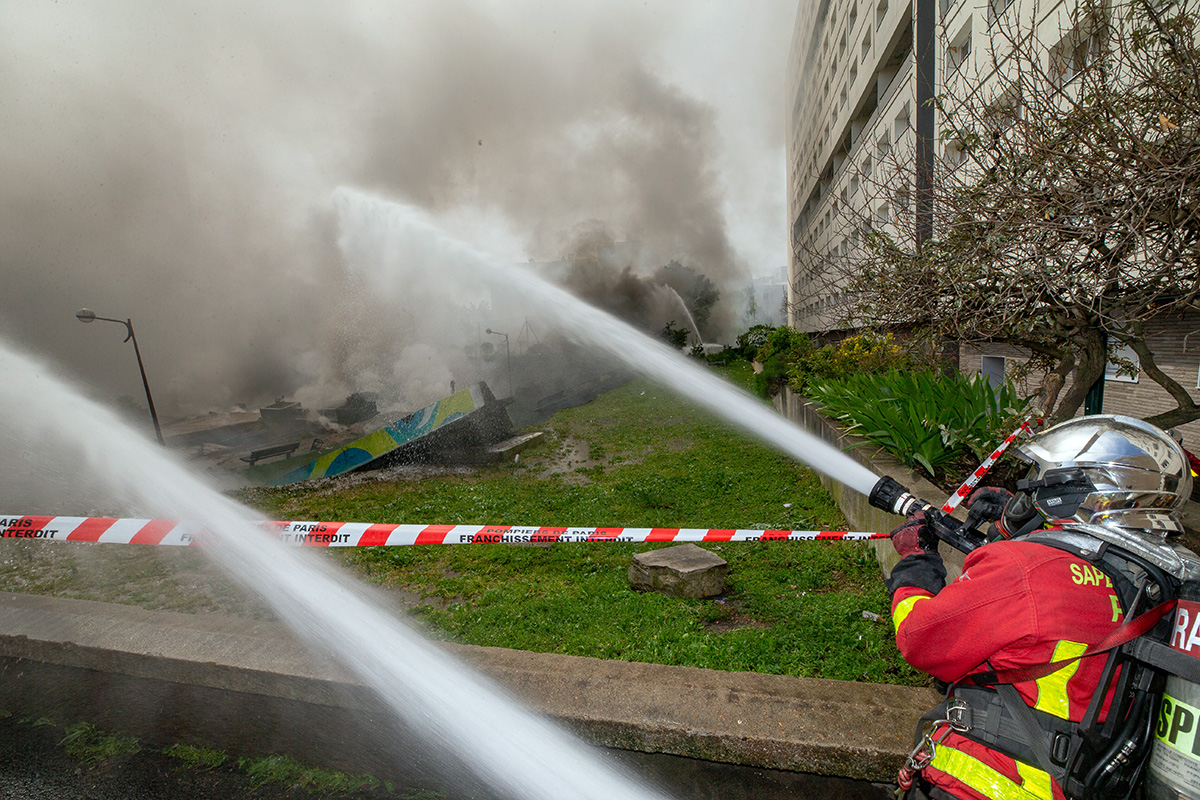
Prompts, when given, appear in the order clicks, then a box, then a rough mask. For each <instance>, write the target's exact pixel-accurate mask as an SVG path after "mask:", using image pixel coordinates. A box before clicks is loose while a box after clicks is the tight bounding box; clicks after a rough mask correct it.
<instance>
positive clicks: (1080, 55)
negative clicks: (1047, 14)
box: [1050, 28, 1100, 88]
mask: <svg viewBox="0 0 1200 800" xmlns="http://www.w3.org/2000/svg"><path fill="white" fill-rule="evenodd" d="M1099 47H1100V45H1099V42H1098V41H1097V40H1096V39H1095V37H1094V36H1092V35H1090V34H1088V33H1087V32H1086V31H1084V30H1081V29H1079V28H1076V29H1075V30H1073V31H1071V32H1070V33H1068V34H1067V35H1066V36H1064V37H1063V38H1062V39H1061V40H1060V41H1059V43H1058V44H1056V45H1055V46H1054V48H1053V49H1052V50H1051V51H1050V72H1051V74H1052V75H1053V78H1054V82H1055V83H1056V84H1057V85H1058V86H1059V88H1062V87H1064V86H1066V85H1068V84H1069V83H1071V82H1072V81H1074V80H1075V79H1076V78H1078V77H1079V74H1080V73H1081V72H1083V70H1084V69H1085V68H1086V67H1087V65H1088V64H1089V63H1090V62H1091V60H1092V58H1093V57H1094V56H1095V55H1096V53H1097V51H1098V50H1099Z"/></svg>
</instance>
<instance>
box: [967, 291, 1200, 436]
mask: <svg viewBox="0 0 1200 800" xmlns="http://www.w3.org/2000/svg"><path fill="white" fill-rule="evenodd" d="M1147 344H1148V345H1149V346H1150V352H1152V353H1154V358H1155V361H1156V362H1157V363H1158V366H1159V368H1160V369H1162V371H1163V372H1165V373H1166V374H1167V375H1169V376H1171V377H1172V378H1174V379H1175V380H1176V381H1178V382H1179V383H1180V385H1182V386H1183V387H1184V388H1186V389H1187V390H1188V391H1189V393H1190V394H1191V396H1192V397H1193V398H1194V399H1196V400H1197V401H1200V388H1198V387H1197V384H1200V311H1191V312H1188V313H1186V314H1182V315H1175V316H1172V317H1169V318H1162V319H1159V320H1158V321H1157V322H1155V323H1154V324H1152V325H1150V326H1149V330H1148V331H1147ZM1027 358H1028V356H1027V354H1026V353H1025V352H1023V351H1021V350H1019V349H1018V348H1015V347H1012V346H1010V345H1000V344H993V345H979V346H964V347H963V348H962V349H961V354H960V361H959V365H960V367H961V369H962V370H963V372H981V371H984V362H985V359H988V360H990V362H991V363H990V364H989V367H994V366H996V364H997V360H998V359H1004V370H1005V374H1006V375H1007V376H1008V377H1009V378H1017V376H1018V375H1019V373H1020V369H1019V367H1020V365H1021V364H1023V363H1024V362H1025V360H1026V359H1027ZM1115 372H1116V370H1115V369H1111V370H1110V371H1109V375H1108V376H1106V378H1105V382H1104V407H1103V412H1104V413H1105V414H1126V415H1128V416H1131V417H1138V418H1139V419H1144V418H1146V417H1150V416H1153V415H1154V414H1160V413H1162V412H1164V411H1169V410H1171V409H1173V408H1175V401H1174V400H1173V399H1172V398H1171V396H1170V395H1168V394H1167V393H1166V390H1164V389H1163V388H1162V387H1161V386H1159V385H1158V384H1157V383H1155V382H1154V381H1153V380H1151V379H1150V378H1149V377H1148V376H1147V375H1146V374H1145V372H1142V371H1140V370H1139V374H1138V375H1137V377H1136V378H1134V377H1130V376H1126V375H1116V374H1115ZM1017 382H1018V386H1019V387H1020V388H1021V389H1022V392H1023V393H1024V394H1032V393H1033V392H1035V391H1037V389H1038V387H1039V386H1040V385H1041V374H1035V375H1031V376H1029V377H1028V378H1026V379H1024V380H1021V379H1019V378H1018V381H1017ZM1080 413H1082V411H1081V412H1080ZM1178 430H1179V432H1180V433H1182V434H1183V442H1184V446H1185V447H1187V448H1188V449H1189V450H1191V451H1192V452H1196V453H1200V421H1196V422H1190V423H1188V424H1186V425H1181V426H1179V427H1178Z"/></svg>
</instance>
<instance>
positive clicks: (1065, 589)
mask: <svg viewBox="0 0 1200 800" xmlns="http://www.w3.org/2000/svg"><path fill="white" fill-rule="evenodd" d="M1016 453H1017V456H1018V457H1019V458H1021V459H1022V460H1024V461H1028V462H1029V463H1030V464H1031V465H1032V467H1031V471H1030V474H1029V477H1028V478H1026V479H1024V480H1022V481H1021V482H1019V484H1018V486H1019V487H1020V489H1021V491H1020V492H1019V493H1018V494H1017V495H1016V496H1013V495H1011V494H1010V493H1008V492H1007V491H1005V490H1003V489H994V488H984V489H979V490H976V492H975V493H974V494H973V495H972V496H971V498H970V499H969V501H968V506H969V507H970V508H972V509H973V510H976V511H983V512H986V514H985V518H990V519H993V520H994V521H995V522H994V525H993V528H992V531H993V534H994V541H991V542H990V543H989V544H986V545H984V546H983V547H979V548H977V549H975V550H973V551H971V552H970V553H968V554H967V556H966V560H965V562H964V565H963V572H962V575H961V576H960V577H959V578H957V579H956V580H954V581H953V582H951V583H950V584H949V585H947V584H946V582H945V579H946V570H945V567H944V566H943V563H942V558H941V556H940V555H939V554H938V550H937V538H936V536H935V535H934V534H933V533H932V532H931V530H930V526H929V525H928V523H927V521H926V519H925V518H924V515H923V514H922V513H921V512H918V514H917V515H914V516H913V517H911V518H909V520H908V521H906V522H905V523H904V524H903V525H901V526H900V527H898V528H897V529H896V530H895V531H893V532H892V542H893V544H894V545H895V548H896V551H897V552H898V553H899V554H900V556H901V559H900V561H899V562H898V563H897V564H896V567H895V568H894V569H893V571H892V573H891V575H890V577H889V578H888V588H889V590H890V591H891V593H892V618H893V622H894V624H895V628H896V644H897V646H898V647H899V649H900V652H901V654H902V655H903V656H904V658H905V659H906V660H907V661H908V662H909V663H910V664H912V665H913V666H914V667H917V668H918V669H921V670H923V671H925V672H927V673H929V674H930V675H932V676H933V677H934V678H935V679H936V682H937V685H939V687H944V688H946V689H947V702H946V703H945V704H944V705H943V706H942V707H939V710H938V711H937V712H936V713H934V714H932V717H933V718H931V719H930V722H932V723H933V724H932V726H931V727H930V728H929V731H928V735H926V736H924V737H923V738H920V739H919V742H918V745H917V747H916V748H915V749H914V751H913V756H912V757H911V758H910V760H909V763H908V764H907V765H906V767H905V768H904V769H902V770H901V774H900V786H901V788H902V789H905V790H907V794H906V795H905V796H906V797H908V798H935V800H945V798H959V800H981V799H982V798H990V799H991V800H1055V799H1056V798H1064V797H1070V796H1074V795H1075V794H1079V793H1080V790H1079V788H1078V787H1079V785H1080V784H1079V782H1078V781H1075V780H1074V779H1073V778H1071V777H1070V776H1069V775H1068V774H1067V773H1066V772H1065V770H1066V769H1067V767H1066V766H1064V762H1065V761H1066V755H1067V749H1068V747H1069V746H1070V743H1071V742H1072V741H1073V739H1072V736H1074V735H1075V734H1076V732H1077V730H1078V726H1079V724H1080V721H1081V720H1082V719H1084V715H1085V711H1086V710H1087V709H1088V704H1089V703H1090V702H1091V700H1092V697H1093V694H1095V693H1096V689H1097V686H1098V684H1099V683H1100V681H1101V678H1102V671H1103V670H1104V666H1105V660H1106V659H1105V656H1104V655H1103V654H1097V655H1089V656H1087V657H1083V658H1080V656H1081V654H1083V653H1084V652H1085V651H1086V650H1087V649H1088V648H1089V646H1093V645H1096V644H1097V643H1100V642H1101V641H1102V640H1104V639H1105V637H1107V636H1109V634H1111V633H1112V632H1113V631H1114V630H1115V629H1117V628H1118V627H1119V626H1121V624H1122V622H1124V620H1125V615H1126V613H1127V611H1129V605H1130V603H1131V602H1134V598H1135V597H1136V594H1135V593H1134V592H1133V586H1132V582H1131V581H1126V580H1124V579H1123V578H1122V577H1121V576H1120V575H1118V576H1116V577H1115V578H1114V575H1112V574H1110V572H1117V570H1106V569H1104V568H1102V567H1101V566H1098V563H1100V562H1097V560H1096V556H1095V552H1096V548H1094V547H1092V549H1088V546H1087V545H1086V542H1093V543H1095V542H1099V541H1102V540H1104V539H1106V538H1107V539H1113V538H1116V537H1117V536H1118V535H1119V536H1121V537H1125V539H1121V541H1126V540H1129V541H1135V542H1136V540H1138V539H1139V538H1141V539H1144V541H1146V542H1150V543H1153V542H1157V543H1159V544H1161V543H1163V542H1164V541H1165V537H1166V535H1168V534H1174V533H1179V532H1182V530H1183V528H1182V525H1181V522H1180V515H1179V511H1180V508H1181V506H1182V505H1183V503H1184V502H1185V500H1186V499H1187V498H1188V496H1189V494H1190V491H1191V475H1190V471H1189V469H1188V464H1187V460H1186V457H1185V456H1184V453H1183V451H1182V449H1181V448H1180V447H1179V446H1178V445H1177V444H1176V443H1175V442H1174V441H1172V440H1171V438H1170V437H1169V436H1167V435H1166V434H1165V433H1164V432H1162V431H1161V430H1159V429H1158V428H1155V427H1154V426H1152V425H1149V424H1147V423H1145V422H1142V421H1141V420H1137V419H1133V418H1131V417H1121V416H1113V415H1101V416H1091V417H1081V418H1077V419H1073V420H1069V421H1067V422H1064V423H1062V424H1060V425H1056V426H1054V427H1052V428H1050V429H1048V430H1046V431H1045V432H1043V433H1041V434H1039V435H1038V436H1036V437H1034V438H1033V439H1031V440H1030V441H1028V442H1026V443H1024V444H1023V445H1021V446H1019V447H1018V448H1017V450H1016ZM1072 532H1075V533H1076V534H1077V535H1076V536H1075V537H1074V541H1076V543H1077V544H1076V546H1074V547H1073V546H1072V545H1071V541H1072V540H1073V539H1072ZM1096 536H1098V537H1099V539H1097V538H1094V537H1096ZM1078 542H1084V543H1085V544H1083V545H1079V544H1078ZM1101 549H1102V548H1101ZM1089 555H1090V556H1091V558H1090V559H1089V558H1088V557H1086V556H1089ZM1140 608H1141V606H1139V609H1140ZM1072 659H1073V660H1072ZM1060 661H1066V662H1068V663H1066V665H1065V666H1063V667H1061V668H1060V669H1058V670H1057V671H1054V672H1051V673H1049V674H1045V675H1044V676H1042V677H1039V678H1036V679H1030V680H1024V681H1020V682H1015V683H1010V684H1002V685H993V686H975V685H971V684H972V683H973V682H974V681H976V680H977V679H978V678H979V675H980V674H992V673H995V672H998V671H1006V670H1021V669H1023V668H1029V667H1035V666H1039V665H1046V664H1049V663H1050V662H1060ZM1030 671H1032V672H1036V670H1030ZM1010 674H1012V673H1010ZM1016 674H1020V673H1016ZM968 676H971V677H968ZM981 682H984V683H986V681H981ZM1111 695H1112V692H1105V693H1101V700H1102V704H1101V706H1100V708H1099V711H1100V716H1101V718H1103V715H1104V714H1105V713H1106V710H1107V708H1108V707H1109V704H1111V703H1113V702H1114V700H1113V697H1112V696H1111ZM1006 703H1007V707H1006ZM1015 704H1021V705H1022V706H1023V708H1021V709H1017V708H1014V705H1015ZM1150 704H1151V705H1152V703H1150ZM1114 707H1116V706H1114ZM1025 708H1027V709H1031V710H1032V713H1029V712H1026V711H1025V710H1024V709H1025ZM1146 713H1147V714H1150V713H1152V712H1151V711H1149V710H1148V711H1146ZM927 716H929V715H927ZM1143 738H1145V737H1144V736H1143ZM1077 740H1079V737H1078V736H1076V737H1075V741H1077ZM1093 744H1095V743H1093ZM1138 746H1139V747H1141V748H1142V749H1141V750H1138V751H1137V752H1138V753H1139V754H1142V753H1144V752H1145V750H1146V748H1147V747H1148V745H1146V744H1145V743H1143V744H1142V745H1138ZM1092 749H1094V750H1097V752H1103V751H1102V749H1098V746H1097V747H1093V748H1092ZM1072 752H1075V751H1072ZM1130 752H1131V753H1132V752H1133V749H1132V748H1131V749H1130ZM1089 766H1090V765H1088V764H1083V765H1082V767H1081V765H1080V764H1079V763H1077V762H1076V763H1075V764H1074V765H1073V766H1072V767H1071V768H1072V769H1074V770H1075V772H1076V773H1078V772H1079V771H1080V770H1081V769H1082V770H1083V771H1084V772H1087V770H1088V768H1089ZM1081 780H1082V779H1081ZM1134 780H1136V779H1135V778H1130V779H1129V781H1130V782H1131V781H1134ZM1118 783H1119V782H1118ZM1062 784H1067V785H1068V786H1069V787H1070V789H1071V790H1072V792H1071V794H1069V795H1068V794H1065V793H1064V788H1063V785H1062ZM1114 785H1117V784H1114ZM1124 788H1129V787H1128V786H1126V787H1124ZM1093 796H1111V795H1103V794H1096V795H1093Z"/></svg>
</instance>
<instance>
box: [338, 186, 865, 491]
mask: <svg viewBox="0 0 1200 800" xmlns="http://www.w3.org/2000/svg"><path fill="white" fill-rule="evenodd" d="M334 204H335V206H336V207H337V210H338V214H339V218H340V221H341V238H340V242H339V243H340V245H341V249H342V252H343V253H345V254H346V256H347V262H348V264H349V266H350V267H351V269H355V270H358V271H359V272H360V273H361V274H362V275H363V277H364V278H366V279H367V280H368V281H369V282H371V283H373V284H374V288H375V289H376V290H377V291H378V292H380V293H381V294H383V295H384V296H399V295H400V293H401V292H402V291H403V286H404V279H403V278H404V273H405V271H406V270H412V269H420V270H434V269H436V270H439V271H441V272H443V273H445V274H446V275H447V276H448V277H449V278H450V279H458V280H462V281H464V282H480V281H482V282H489V281H490V282H495V283H497V284H502V285H504V286H506V287H508V288H510V289H515V290H517V291H519V292H520V293H521V294H522V296H524V297H526V298H527V299H529V300H530V301H531V302H532V303H535V304H536V306H537V307H538V308H539V309H541V311H542V312H543V313H545V314H546V315H547V316H549V317H552V318H553V319H554V320H555V321H556V322H557V323H558V325H559V327H560V328H561V329H562V330H563V331H564V332H565V333H567V334H568V335H569V336H571V337H572V338H573V339H575V340H576V341H578V342H581V343H584V344H587V345H589V346H591V347H594V348H596V349H597V350H600V351H604V352H607V353H608V354H610V355H612V356H615V357H616V358H618V359H620V360H622V361H624V362H625V363H626V364H627V365H628V366H629V367H631V368H632V369H634V370H636V371H637V372H639V373H641V374H643V375H646V376H647V377H650V378H651V379H653V380H655V381H658V382H660V383H663V384H666V385H667V386H669V387H670V388H671V389H673V390H674V391H676V392H678V393H679V394H681V395H683V396H685V397H687V398H688V399H690V400H692V401H693V402H695V403H697V404H698V405H701V406H703V407H705V408H707V409H708V410H710V411H712V412H713V413H715V414H717V415H718V416H720V417H722V418H724V419H725V420H727V421H728V422H730V423H732V424H733V425H735V426H737V427H739V428H741V429H742V430H743V431H745V432H747V433H750V434H751V435H752V436H754V437H755V438H757V439H760V440H762V441H765V442H766V443H767V444H769V445H771V446H773V447H775V448H777V449H779V450H781V451H782V452H784V453H786V454H787V455H789V456H791V457H793V458H795V459H796V460H798V461H800V462H802V463H804V464H807V465H808V466H810V467H812V468H813V469H815V470H817V471H819V472H821V473H823V474H825V475H828V476H829V477H831V478H833V479H834V480H837V481H839V482H841V483H843V484H845V485H846V486H849V487H850V488H852V489H854V490H855V491H858V492H860V493H861V494H864V495H866V494H869V493H870V491H871V489H872V487H873V486H874V485H875V483H876V482H877V481H878V476H877V475H875V474H874V473H872V472H871V471H870V470H869V469H867V468H866V467H864V466H863V465H862V464H859V463H858V462H857V461H855V460H854V459H853V458H851V457H850V456H848V455H846V454H845V453H843V452H842V451H840V450H838V449H837V448H836V447H833V446H831V445H829V444H827V443H825V442H824V441H822V440H821V439H819V438H817V437H816V436H813V435H812V434H810V433H808V432H807V431H804V430H802V429H801V428H799V427H798V426H796V425H794V424H792V423H791V422H789V421H787V420H786V419H784V418H783V417H782V416H781V415H779V414H777V413H775V411H774V409H772V408H770V407H768V406H767V405H765V404H764V403H763V402H762V401H761V400H760V399H759V398H756V397H753V396H752V395H750V394H748V393H746V392H744V391H742V390H740V389H738V388H737V387H735V386H733V385H732V384H730V383H729V382H728V381H725V380H723V379H721V378H719V377H717V376H715V375H713V374H712V373H711V372H710V371H709V370H707V369H705V368H704V367H701V366H699V365H698V364H696V363H693V362H692V361H690V360H688V359H685V358H680V357H679V354H678V353H677V352H675V351H674V350H672V349H671V348H670V347H669V346H667V345H666V344H665V343H663V342H660V341H657V340H655V339H653V338H651V337H649V336H647V335H645V334H643V333H642V332H640V331H638V330H637V329H636V328H634V327H633V326H631V325H629V324H627V323H625V322H622V321H621V320H618V319H617V318H616V317H613V316H612V315H610V314H608V313H606V312H604V311H601V310H600V309H597V308H595V307H594V306H592V305H590V304H588V303H586V302H584V301H583V300H580V299H579V298H578V297H576V296H575V295H573V294H571V293H570V292H568V291H567V290H565V289H563V288H561V287H559V286H556V285H555V284H553V283H550V282H549V281H547V280H545V279H543V278H542V277H540V276H539V275H537V274H535V273H533V272H531V271H530V270H529V269H527V268H525V267H523V266H519V265H516V264H511V263H508V262H507V261H505V260H503V259H501V258H499V257H497V256H495V255H492V254H490V253H485V252H483V251H481V250H478V249H476V248H474V247H472V246H471V245H469V244H467V243H465V242H462V241H459V240H457V239H454V238H453V237H451V236H449V235H448V234H446V233H445V232H444V231H442V230H441V229H440V228H438V227H437V226H436V225H434V224H433V223H432V222H430V221H429V220H428V219H427V218H426V217H425V215H424V214H423V212H421V211H420V210H418V209H415V208H413V207H410V206H406V205H403V204H400V203H396V202H393V201H390V200H386V199H383V198H380V197H376V196H374V195H371V194H367V193H365V192H362V191H359V190H357V189H351V188H345V187H343V188H341V189H338V190H337V191H336V192H335V193H334Z"/></svg>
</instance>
